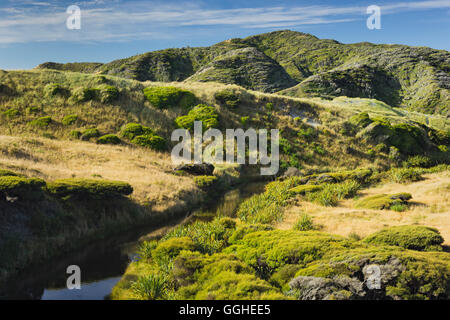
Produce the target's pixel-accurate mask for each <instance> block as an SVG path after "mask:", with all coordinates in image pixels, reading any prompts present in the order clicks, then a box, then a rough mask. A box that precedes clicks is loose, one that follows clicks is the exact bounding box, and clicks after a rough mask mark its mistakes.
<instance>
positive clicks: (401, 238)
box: [364, 226, 444, 251]
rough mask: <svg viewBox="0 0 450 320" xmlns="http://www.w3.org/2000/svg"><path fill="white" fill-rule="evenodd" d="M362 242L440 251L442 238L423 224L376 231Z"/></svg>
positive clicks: (435, 230) (436, 231) (437, 232)
mask: <svg viewBox="0 0 450 320" xmlns="http://www.w3.org/2000/svg"><path fill="white" fill-rule="evenodd" d="M364 242H366V243H370V244H376V245H389V246H399V247H402V248H405V249H410V250H418V251H436V250H437V251H442V246H441V245H442V243H444V238H442V236H441V234H440V233H439V231H438V230H437V229H434V228H429V227H424V226H398V227H390V228H387V229H384V230H381V231H378V232H376V233H374V234H372V235H370V236H368V237H367V238H365V239H364Z"/></svg>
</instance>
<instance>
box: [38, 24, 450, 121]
mask: <svg viewBox="0 0 450 320" xmlns="http://www.w3.org/2000/svg"><path fill="white" fill-rule="evenodd" d="M92 67H95V64H92V65H90V64H72V65H71V64H67V65H59V64H56V65H52V64H51V63H46V64H43V65H41V66H39V68H56V69H59V70H73V71H81V72H94V71H95V72H99V73H103V74H111V75H117V76H121V77H126V78H132V79H136V80H140V81H146V80H150V81H166V82H167V81H183V80H186V79H188V78H189V77H192V79H193V80H196V81H219V82H223V83H234V84H238V85H241V86H243V87H245V88H247V89H252V90H258V91H263V92H275V91H279V90H282V89H288V90H286V91H283V94H286V95H291V96H296V97H323V98H333V97H337V96H343V95H346V96H349V97H361V98H374V99H377V100H380V101H383V102H386V103H387V104H389V105H392V106H402V107H408V108H409V109H410V110H415V111H419V112H423V113H439V114H443V115H448V114H449V106H450V94H449V89H450V75H449V72H450V54H449V53H448V52H447V51H444V50H434V49H431V48H425V47H409V46H404V45H375V44H371V43H357V44H342V43H339V42H337V41H334V40H322V39H318V38H317V37H314V36H312V35H309V34H305V33H300V32H293V31H277V32H272V33H267V34H262V35H257V36H253V37H249V38H246V39H232V40H228V41H224V42H222V43H219V44H216V45H213V46H211V47H204V48H182V49H168V50H162V51H156V52H149V53H145V54H142V55H137V56H134V57H131V58H127V59H121V60H117V61H113V62H111V63H108V64H104V65H97V67H96V68H94V69H95V70H94V69H93V68H92ZM282 69H284V70H282ZM294 85H295V86H294ZM291 87H292V88H291Z"/></svg>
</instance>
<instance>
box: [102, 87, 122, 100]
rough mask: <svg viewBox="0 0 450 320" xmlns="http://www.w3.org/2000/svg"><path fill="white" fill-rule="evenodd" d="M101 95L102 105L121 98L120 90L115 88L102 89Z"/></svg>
mask: <svg viewBox="0 0 450 320" xmlns="http://www.w3.org/2000/svg"><path fill="white" fill-rule="evenodd" d="M99 93H100V101H101V102H102V103H112V102H114V101H115V100H117V99H118V98H119V89H117V88H116V87H113V86H104V87H101V88H100V92H99Z"/></svg>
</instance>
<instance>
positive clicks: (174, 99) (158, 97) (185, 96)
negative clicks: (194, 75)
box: [144, 87, 197, 109]
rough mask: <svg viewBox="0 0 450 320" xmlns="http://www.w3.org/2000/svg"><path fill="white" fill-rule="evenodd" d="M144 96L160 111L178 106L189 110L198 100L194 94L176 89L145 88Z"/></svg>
mask: <svg viewBox="0 0 450 320" xmlns="http://www.w3.org/2000/svg"><path fill="white" fill-rule="evenodd" d="M144 95H145V97H146V98H147V100H148V101H149V102H150V103H151V104H152V105H153V106H154V107H156V108H158V109H168V108H173V107H177V106H179V107H181V108H189V107H192V106H193V105H194V104H195V102H196V100H197V98H196V97H195V95H194V94H193V93H192V92H190V91H187V90H182V89H179V88H175V87H153V88H145V89H144Z"/></svg>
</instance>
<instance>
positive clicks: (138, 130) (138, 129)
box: [120, 123, 155, 140]
mask: <svg viewBox="0 0 450 320" xmlns="http://www.w3.org/2000/svg"><path fill="white" fill-rule="evenodd" d="M153 134H155V132H154V131H153V130H152V129H150V128H149V127H145V126H143V125H142V124H139V123H127V124H126V125H124V126H123V127H122V128H121V131H120V135H121V136H122V137H124V138H127V139H128V140H133V139H134V138H136V137H138V136H145V135H153Z"/></svg>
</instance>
